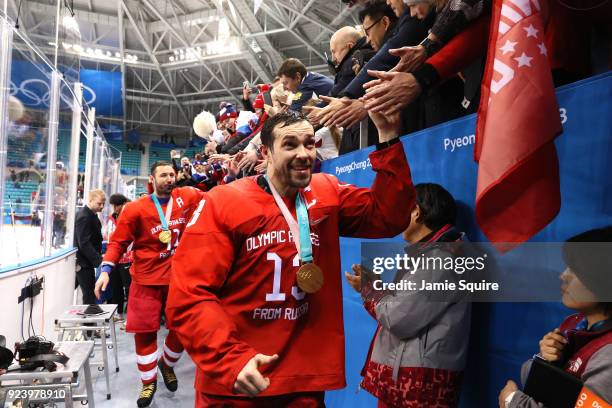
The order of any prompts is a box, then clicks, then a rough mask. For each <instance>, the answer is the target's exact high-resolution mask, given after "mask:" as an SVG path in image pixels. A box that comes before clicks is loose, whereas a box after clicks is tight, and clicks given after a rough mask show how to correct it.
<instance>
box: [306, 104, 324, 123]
mask: <svg viewBox="0 0 612 408" xmlns="http://www.w3.org/2000/svg"><path fill="white" fill-rule="evenodd" d="M322 110H323V108H317V107H316V106H304V107H302V111H303V112H304V113H305V114H306V115H307V117H308V121H309V122H310V123H311V124H312V125H313V126H318V125H319V124H320V123H319V115H321V111H322Z"/></svg>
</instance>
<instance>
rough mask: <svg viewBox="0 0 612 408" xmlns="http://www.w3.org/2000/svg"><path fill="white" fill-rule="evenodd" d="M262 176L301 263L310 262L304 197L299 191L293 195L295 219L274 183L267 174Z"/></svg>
mask: <svg viewBox="0 0 612 408" xmlns="http://www.w3.org/2000/svg"><path fill="white" fill-rule="evenodd" d="M264 177H265V178H266V181H267V182H268V185H269V186H270V191H271V192H272V196H273V197H274V201H276V205H277V206H278V208H279V209H280V210H281V213H282V214H283V217H284V218H285V221H287V224H288V225H289V229H290V230H291V234H292V235H293V241H294V242H295V248H296V249H297V251H298V254H300V259H301V260H302V263H307V262H312V260H313V258H312V242H311V241H310V223H309V222H308V209H307V208H306V203H304V198H303V197H302V195H301V194H300V193H299V192H298V193H297V194H296V196H295V213H296V215H297V221H296V220H295V218H293V215H292V214H291V212H290V211H289V209H288V208H287V205H286V204H285V202H284V201H283V199H282V198H281V197H280V195H279V194H278V191H276V189H275V188H274V185H273V184H272V181H270V179H269V178H268V175H267V174H266V175H265V176H264Z"/></svg>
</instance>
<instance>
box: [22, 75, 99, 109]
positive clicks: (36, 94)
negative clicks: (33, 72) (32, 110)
mask: <svg viewBox="0 0 612 408" xmlns="http://www.w3.org/2000/svg"><path fill="white" fill-rule="evenodd" d="M81 85H82V86H83V102H85V103H86V104H87V105H90V106H91V105H92V104H93V103H94V102H95V101H96V93H95V92H94V90H93V89H91V88H90V87H88V86H87V85H85V84H81ZM50 87H51V85H50V83H48V82H46V81H44V80H42V79H36V78H32V79H26V80H24V81H22V82H21V84H19V86H17V85H16V84H15V83H14V82H13V81H11V95H13V96H15V97H17V95H19V98H18V99H19V100H21V102H23V103H24V104H25V105H27V106H33V107H49V102H50V101H51V95H50V92H51V91H50ZM71 96H72V93H71V92H70V91H69V88H68V84H66V83H65V82H62V83H61V86H60V99H61V101H62V102H63V103H65V104H66V105H68V106H71V105H72V97H71Z"/></svg>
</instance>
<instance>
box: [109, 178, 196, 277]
mask: <svg viewBox="0 0 612 408" xmlns="http://www.w3.org/2000/svg"><path fill="white" fill-rule="evenodd" d="M203 197H204V193H203V192H201V191H200V190H198V189H195V188H192V187H181V188H175V189H174V190H172V198H171V200H173V203H172V214H171V215H170V219H169V220H167V221H168V228H169V229H170V231H171V232H172V239H171V240H170V242H169V243H168V244H163V243H162V242H160V240H159V233H160V232H161V231H162V226H161V221H160V219H159V214H158V213H157V209H156V208H155V204H154V203H153V200H151V197H150V196H146V197H142V198H140V199H138V200H136V201H133V202H131V203H127V204H126V206H125V207H124V208H123V211H121V214H120V215H119V218H118V219H117V227H116V229H115V231H114V232H113V234H112V236H111V238H110V242H109V244H108V247H107V249H106V254H105V255H104V259H103V260H102V263H107V264H111V265H115V264H116V263H117V262H119V259H120V258H121V255H122V254H123V253H125V251H126V250H127V248H128V247H129V245H130V243H131V242H134V245H133V247H132V250H133V252H134V262H133V264H132V267H131V269H130V274H131V275H132V279H133V280H134V282H136V283H138V284H140V285H168V284H169V283H170V258H171V257H172V255H173V254H174V251H175V250H176V247H177V246H178V243H179V241H180V239H181V234H182V233H183V230H184V229H185V225H186V224H187V222H188V221H189V219H190V218H191V215H192V214H193V212H194V210H195V209H196V207H197V206H198V203H199V202H200V200H202V198H203ZM167 205H168V204H165V205H162V211H163V212H164V214H165V212H166V208H167Z"/></svg>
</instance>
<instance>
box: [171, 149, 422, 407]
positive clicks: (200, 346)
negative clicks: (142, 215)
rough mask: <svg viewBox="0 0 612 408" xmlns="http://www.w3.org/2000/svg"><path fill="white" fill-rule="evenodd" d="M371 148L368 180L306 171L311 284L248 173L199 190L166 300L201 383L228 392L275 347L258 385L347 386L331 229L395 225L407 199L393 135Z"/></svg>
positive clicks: (281, 390)
mask: <svg viewBox="0 0 612 408" xmlns="http://www.w3.org/2000/svg"><path fill="white" fill-rule="evenodd" d="M370 159H371V163H372V167H373V169H374V170H375V171H376V172H377V176H376V179H375V181H374V184H373V186H372V189H371V190H370V189H366V188H357V187H355V186H352V185H348V184H342V183H339V182H338V180H337V179H336V178H335V177H333V176H330V175H327V174H315V175H314V176H313V177H312V181H311V183H310V186H309V187H307V188H306V189H304V190H303V192H302V193H303V195H304V199H305V202H306V205H307V207H308V216H309V221H310V229H311V242H312V246H313V255H314V262H315V263H316V264H317V265H319V266H320V267H321V269H322V271H323V273H324V276H325V282H324V284H323V287H322V288H321V290H319V291H318V292H317V293H314V294H306V293H304V292H302V291H301V290H300V289H299V288H298V287H297V283H296V272H297V270H298V267H299V264H300V261H299V256H298V255H297V250H296V247H295V244H294V243H293V238H292V236H291V233H290V230H289V227H288V225H287V222H286V221H285V219H284V218H283V215H282V214H281V211H280V210H279V208H278V207H277V205H276V203H275V202H274V198H273V196H272V195H271V194H270V193H268V192H266V191H265V190H264V189H263V188H262V187H261V186H260V185H259V184H258V182H257V180H256V178H247V179H241V180H239V181H235V182H233V183H231V184H228V185H226V186H221V187H216V188H215V189H213V190H211V191H210V192H209V193H208V196H207V197H206V198H205V204H204V206H203V207H201V208H198V210H197V211H196V212H195V213H194V215H193V218H192V219H191V221H190V222H189V224H188V226H187V228H186V230H185V234H184V237H183V240H182V242H181V245H180V247H179V248H178V250H177V252H176V255H175V256H174V259H173V262H172V264H173V266H172V279H171V284H170V292H169V296H168V302H167V308H166V316H167V317H168V322H169V324H170V327H171V328H172V329H174V330H175V331H176V332H177V333H178V334H179V337H180V339H181V343H182V344H183V345H184V346H185V348H186V349H187V351H188V352H189V354H190V356H191V358H192V359H193V361H194V362H195V363H196V366H197V374H196V388H197V390H198V391H201V392H205V393H209V394H215V395H232V388H233V385H234V382H235V380H236V377H237V375H238V373H239V372H240V371H241V370H242V368H243V367H244V365H245V364H246V363H247V362H248V360H249V359H251V358H252V357H253V356H254V355H255V354H257V353H263V354H266V355H273V354H278V355H279V359H278V360H277V361H276V362H275V363H273V364H271V365H269V366H261V367H260V371H261V372H262V373H263V375H264V376H267V377H269V378H270V386H269V388H268V389H267V390H266V391H264V392H263V393H262V394H261V395H262V396H268V395H279V394H286V393H292V392H298V391H320V390H330V389H337V388H342V387H344V386H345V378H344V326H343V319H342V281H341V279H342V275H341V273H340V253H339V249H340V248H339V238H338V237H339V235H343V236H352V237H364V238H380V237H391V236H395V235H397V234H398V233H400V232H402V231H403V230H404V229H405V228H406V227H407V226H408V224H409V222H410V211H409V209H410V208H411V207H412V206H413V205H414V200H415V192H414V187H413V185H412V182H411V178H410V170H409V168H408V163H407V162H406V158H405V155H404V150H403V148H402V145H401V144H400V143H397V144H395V145H393V146H391V147H388V148H386V149H383V150H379V151H376V152H373V153H372V154H371V155H370ZM291 201H292V200H285V202H286V204H288V206H289V208H290V210H291V211H292V212H293V214H294V217H295V204H294V203H293V202H291Z"/></svg>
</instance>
